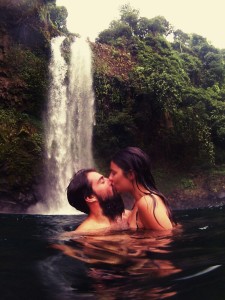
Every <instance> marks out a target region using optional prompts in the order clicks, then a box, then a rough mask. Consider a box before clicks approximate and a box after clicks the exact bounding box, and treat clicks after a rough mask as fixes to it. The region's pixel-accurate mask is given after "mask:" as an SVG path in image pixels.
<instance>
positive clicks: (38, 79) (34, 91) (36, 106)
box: [6, 46, 48, 117]
mask: <svg viewBox="0 0 225 300" xmlns="http://www.w3.org/2000/svg"><path fill="white" fill-rule="evenodd" d="M47 63H48V62H47V61H46V58H44V57H38V56H37V55H36V54H35V53H33V52H32V51H30V50H26V49H23V48H21V47H19V46H15V47H12V48H11V50H10V51H9V52H8V53H7V57H6V64H7V66H8V67H10V68H11V69H12V75H13V77H14V78H15V79H16V76H17V77H19V78H20V79H21V80H22V81H23V82H24V84H25V90H24V92H25V93H24V94H23V95H22V96H21V98H22V99H21V100H22V101H23V103H22V107H21V104H20V110H23V111H25V112H28V113H30V114H32V115H34V116H36V117H39V116H40V115H41V112H42V111H43V107H44V102H45V99H46V91H47V86H48V64H47ZM11 106H14V107H16V106H17V103H11Z"/></svg>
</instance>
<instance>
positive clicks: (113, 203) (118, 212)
mask: <svg viewBox="0 0 225 300" xmlns="http://www.w3.org/2000/svg"><path fill="white" fill-rule="evenodd" d="M97 197H98V201H99V205H100V207H101V209H102V212H103V215H104V216H106V217H108V218H109V219H110V220H111V221H115V219H116V218H117V217H120V218H121V217H122V213H123V212H124V203H123V199H122V197H121V196H120V195H119V194H118V193H117V192H116V191H115V190H113V195H111V196H107V197H106V198H104V199H103V198H102V197H101V196H99V195H97Z"/></svg>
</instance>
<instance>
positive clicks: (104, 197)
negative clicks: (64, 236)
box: [67, 169, 126, 234]
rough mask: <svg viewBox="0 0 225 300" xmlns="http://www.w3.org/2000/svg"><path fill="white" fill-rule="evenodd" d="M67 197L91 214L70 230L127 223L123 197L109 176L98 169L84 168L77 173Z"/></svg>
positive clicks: (100, 227) (68, 188)
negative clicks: (115, 188) (114, 187)
mask: <svg viewBox="0 0 225 300" xmlns="http://www.w3.org/2000/svg"><path fill="white" fill-rule="evenodd" d="M67 198H68V201H69V203H70V205H71V206H73V207H74V208H76V209H77V210H79V211H81V212H84V213H86V214H88V217H87V218H86V219H85V220H84V221H83V222H82V223H81V224H80V225H79V226H78V228H77V229H76V230H75V231H73V232H70V234H71V233H76V234H77V233H81V232H87V231H88V232H90V231H92V232H93V231H96V230H101V229H106V228H110V229H118V228H122V227H124V225H123V224H125V223H126V221H125V222H122V219H123V220H125V219H126V217H125V211H124V204H123V200H122V198H121V197H120V195H119V194H118V193H117V192H116V191H115V190H114V189H113V187H112V184H111V182H110V181H109V179H108V178H106V177H104V176H103V175H101V174H99V173H97V172H96V171H95V169H82V170H80V171H78V172H77V173H75V174H74V176H73V178H72V180H71V181H70V183H69V186H68V187H67Z"/></svg>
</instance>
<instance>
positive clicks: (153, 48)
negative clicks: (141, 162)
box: [95, 5, 225, 166]
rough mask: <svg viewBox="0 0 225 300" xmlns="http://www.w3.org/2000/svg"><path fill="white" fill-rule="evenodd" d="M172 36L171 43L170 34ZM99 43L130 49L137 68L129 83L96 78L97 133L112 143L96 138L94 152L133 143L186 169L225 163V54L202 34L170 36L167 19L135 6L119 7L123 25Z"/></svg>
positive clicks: (112, 27) (113, 26)
mask: <svg viewBox="0 0 225 300" xmlns="http://www.w3.org/2000/svg"><path fill="white" fill-rule="evenodd" d="M172 32H173V34H174V42H172V43H170V42H169V41H168V40H167V39H166V38H165V37H166V36H167V35H169V34H170V33H172ZM97 41H98V42H101V43H107V44H109V45H114V47H115V48H116V47H118V48H121V49H124V50H125V51H130V53H131V55H133V57H134V60H135V62H136V63H135V65H134V66H133V68H132V70H131V71H129V81H128V82H124V81H123V80H122V81H121V82H119V84H118V82H117V83H116V84H115V82H114V83H113V77H112V78H111V79H110V80H108V79H107V80H106V82H107V83H106V82H104V79H102V80H100V81H97V80H96V81H95V86H96V90H97V92H96V101H97V103H98V105H97V114H98V115H99V116H100V114H101V116H102V117H101V118H97V125H96V134H97V135H98V133H97V132H98V128H100V127H101V130H100V131H101V133H100V134H99V137H100V136H101V137H102V136H104V134H106V136H107V142H108V145H109V146H107V145H106V144H107V143H106V142H104V143H101V141H100V139H99V140H98V146H97V147H96V148H98V149H101V148H102V147H103V148H104V149H106V148H107V147H108V148H107V149H108V150H107V151H106V153H109V152H110V148H111V151H112V152H113V150H114V149H115V148H116V147H119V144H120V146H122V145H124V144H126V145H128V144H132V143H134V144H135V145H139V146H142V147H143V148H145V149H147V150H148V151H149V152H150V153H151V154H152V155H154V157H156V158H157V159H160V158H161V157H164V158H165V159H167V160H172V161H176V162H178V163H179V162H180V163H181V164H182V165H186V166H191V165H199V164H200V165H201V164H202V165H211V164H213V163H214V162H215V161H216V159H218V158H219V157H220V161H221V159H222V161H223V158H222V156H221V155H219V153H221V152H220V150H219V149H222V148H223V147H224V115H225V111H224V100H225V82H224V79H225V73H224V72H225V67H224V66H225V52H224V51H222V50H221V51H220V50H218V49H216V48H215V47H213V46H212V45H211V44H209V43H208V41H207V40H206V38H204V37H202V36H200V35H197V34H191V35H190V34H186V33H184V32H183V31H181V30H176V31H173V28H172V26H171V25H170V24H169V22H168V21H167V20H166V19H165V18H164V17H161V16H158V17H155V18H153V19H147V18H142V17H139V11H138V10H135V9H133V8H132V7H131V6H130V5H125V6H123V7H122V9H121V18H120V20H118V21H113V22H111V25H110V27H109V29H107V30H105V31H103V32H102V33H100V35H99V38H98V39H97ZM118 55H119V54H118ZM104 69H105V70H106V69H107V63H104ZM98 70H99V71H100V68H99V69H98ZM96 75H97V74H95V76H96ZM99 76H100V77H101V75H100V73H99V74H98V78H100V77H99ZM115 99H117V100H116V101H115ZM122 99H123V100H122ZM100 103H101V105H100ZM121 113H122V115H123V116H126V118H127V122H125V117H124V118H121V119H120V117H121ZM117 116H118V117H117ZM119 116H120V117H119ZM129 116H132V118H130V117H129ZM119 122H122V123H121V124H120V126H122V128H121V127H120V126H119V124H118V123H119ZM100 123H101V125H100ZM98 126H99V127H98ZM113 128H114V129H115V128H119V130H113ZM130 129H132V130H133V134H130V135H129V134H128V133H127V132H131V130H130ZM100 131H99V132H100ZM104 132H105V133H104ZM121 132H122V133H123V134H124V136H125V137H126V138H124V140H122V139H121V138H120V133H121ZM103 144H104V146H103ZM99 152H101V151H99Z"/></svg>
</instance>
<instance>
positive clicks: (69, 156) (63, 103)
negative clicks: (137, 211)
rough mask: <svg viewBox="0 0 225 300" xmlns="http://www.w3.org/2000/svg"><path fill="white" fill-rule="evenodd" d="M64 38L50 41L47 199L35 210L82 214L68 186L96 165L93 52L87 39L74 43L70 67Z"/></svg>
mask: <svg viewBox="0 0 225 300" xmlns="http://www.w3.org/2000/svg"><path fill="white" fill-rule="evenodd" d="M64 39H65V37H57V38H53V39H52V44H51V46H52V57H51V61H50V66H49V72H50V76H51V85H50V91H49V102H48V108H47V118H46V124H45V144H46V174H45V175H46V180H45V201H44V203H43V204H42V203H39V204H38V205H37V206H36V208H35V209H33V211H36V212H38V213H46V214H77V213H79V212H77V211H76V210H75V209H74V208H73V207H71V206H70V205H69V203H68V201H67V197H66V188H67V186H68V184H69V181H70V179H71V178H72V175H73V173H74V172H76V171H78V170H79V169H81V168H86V167H93V166H94V161H93V157H92V129H93V123H94V92H93V89H92V72H91V65H92V53H91V49H90V46H89V44H88V42H86V41H85V40H82V39H76V41H74V42H73V43H72V44H71V59H70V65H69V66H67V64H66V62H65V59H64V58H63V56H62V52H61V46H62V43H63V40H64Z"/></svg>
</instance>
